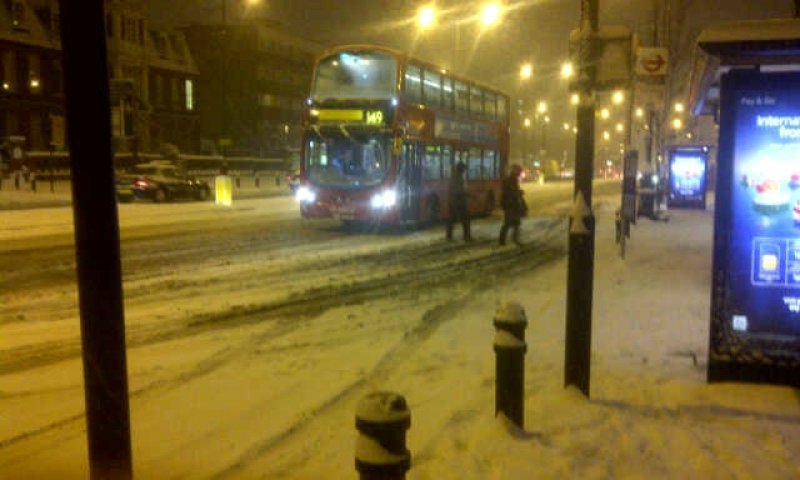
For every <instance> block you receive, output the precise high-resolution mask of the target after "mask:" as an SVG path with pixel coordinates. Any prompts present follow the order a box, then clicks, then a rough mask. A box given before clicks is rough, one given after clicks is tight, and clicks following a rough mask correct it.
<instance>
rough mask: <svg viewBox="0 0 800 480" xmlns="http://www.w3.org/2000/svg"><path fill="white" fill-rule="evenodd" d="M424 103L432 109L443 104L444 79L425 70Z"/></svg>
mask: <svg viewBox="0 0 800 480" xmlns="http://www.w3.org/2000/svg"><path fill="white" fill-rule="evenodd" d="M422 102H423V103H424V104H425V105H427V106H432V107H438V106H439V105H440V104H441V103H442V77H441V75H439V74H438V73H436V72H432V71H430V70H425V72H424V77H423V80H422Z"/></svg>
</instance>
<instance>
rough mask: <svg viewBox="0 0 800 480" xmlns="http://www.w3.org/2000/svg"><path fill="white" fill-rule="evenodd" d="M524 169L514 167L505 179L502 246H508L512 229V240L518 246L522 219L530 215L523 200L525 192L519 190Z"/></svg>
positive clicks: (501, 230) (501, 200) (502, 198)
mask: <svg viewBox="0 0 800 480" xmlns="http://www.w3.org/2000/svg"><path fill="white" fill-rule="evenodd" d="M521 173H522V167H521V166H519V165H512V166H511V172H510V173H509V174H508V176H507V177H506V178H504V179H503V190H502V193H501V196H500V205H501V206H502V207H503V226H502V227H500V245H505V244H506V236H507V235H508V230H509V229H512V232H511V239H512V240H513V241H514V243H516V244H517V245H522V243H521V242H520V241H519V226H520V223H521V221H522V217H525V216H526V215H527V214H528V206H527V205H526V204H525V199H524V198H523V193H524V192H523V191H522V189H521V188H519V177H520V174H521Z"/></svg>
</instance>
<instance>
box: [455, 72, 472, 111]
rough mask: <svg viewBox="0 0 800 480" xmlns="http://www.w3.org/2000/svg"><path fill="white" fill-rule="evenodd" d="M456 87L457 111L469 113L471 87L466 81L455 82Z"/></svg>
mask: <svg viewBox="0 0 800 480" xmlns="http://www.w3.org/2000/svg"><path fill="white" fill-rule="evenodd" d="M455 88H456V111H457V112H459V113H467V109H468V108H469V88H467V84H466V83H462V82H459V81H458V80H456V82H455Z"/></svg>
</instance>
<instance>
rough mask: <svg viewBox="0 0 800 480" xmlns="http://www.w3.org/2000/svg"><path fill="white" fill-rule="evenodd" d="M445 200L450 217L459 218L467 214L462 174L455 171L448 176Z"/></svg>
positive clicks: (465, 190)
mask: <svg viewBox="0 0 800 480" xmlns="http://www.w3.org/2000/svg"><path fill="white" fill-rule="evenodd" d="M447 202H448V209H449V212H450V218H454V219H461V218H465V217H467V215H468V205H467V189H466V187H465V185H464V176H463V174H459V173H455V174H454V175H453V176H452V177H450V183H449V184H448V187H447Z"/></svg>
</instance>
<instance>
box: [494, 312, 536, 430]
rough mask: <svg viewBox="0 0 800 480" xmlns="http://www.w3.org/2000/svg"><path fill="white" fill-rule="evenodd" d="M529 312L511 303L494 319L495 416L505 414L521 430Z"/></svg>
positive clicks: (496, 314)
mask: <svg viewBox="0 0 800 480" xmlns="http://www.w3.org/2000/svg"><path fill="white" fill-rule="evenodd" d="M527 326H528V320H527V318H526V317H525V309H523V308H522V306H521V305H520V304H518V303H514V302H509V303H507V304H505V305H503V306H501V307H500V308H498V309H497V312H496V313H495V317H494V327H495V329H496V331H495V336H494V352H495V362H496V363H495V407H494V414H495V416H496V415H497V414H498V413H503V414H505V416H506V417H508V419H509V420H511V421H512V422H514V423H515V424H516V425H517V426H518V427H520V428H523V426H524V420H525V419H524V413H525V408H524V403H525V402H524V385H525V364H524V359H525V351H526V350H527V345H526V344H525V328H526V327H527Z"/></svg>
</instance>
